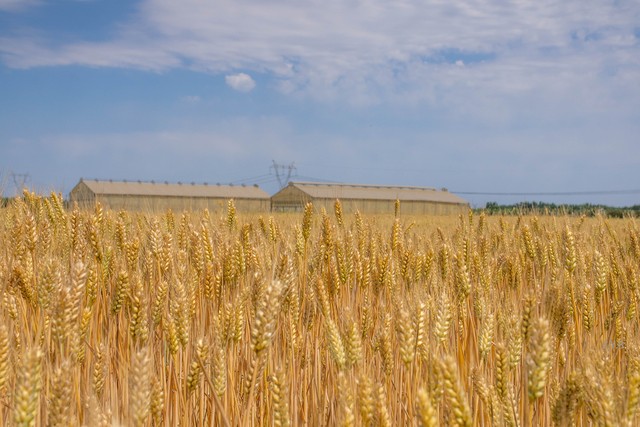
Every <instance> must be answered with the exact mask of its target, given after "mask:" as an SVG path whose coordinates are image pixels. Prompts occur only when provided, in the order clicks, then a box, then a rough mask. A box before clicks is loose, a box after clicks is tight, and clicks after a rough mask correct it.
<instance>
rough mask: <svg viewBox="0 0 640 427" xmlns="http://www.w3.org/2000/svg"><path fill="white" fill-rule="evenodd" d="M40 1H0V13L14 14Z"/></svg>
mask: <svg viewBox="0 0 640 427" xmlns="http://www.w3.org/2000/svg"><path fill="white" fill-rule="evenodd" d="M38 3H40V0H0V11H3V10H4V11H8V12H16V11H20V10H24V9H27V8H29V7H32V6H35V5H37V4H38Z"/></svg>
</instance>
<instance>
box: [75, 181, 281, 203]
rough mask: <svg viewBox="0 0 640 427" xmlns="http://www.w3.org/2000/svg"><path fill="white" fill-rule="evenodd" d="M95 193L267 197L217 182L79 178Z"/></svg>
mask: <svg viewBox="0 0 640 427" xmlns="http://www.w3.org/2000/svg"><path fill="white" fill-rule="evenodd" d="M80 182H81V183H84V184H85V185H86V186H87V187H89V189H90V190H91V191H92V192H93V193H95V194H102V195H106V194H110V195H131V196H166V197H168V196H173V197H205V198H225V199H231V198H235V199H268V198H269V194H267V193H266V192H265V191H264V190H262V189H261V188H259V187H257V186H236V185H219V184H195V183H190V184H184V183H168V182H162V183H160V182H144V181H111V180H109V181H100V180H90V179H81V180H80Z"/></svg>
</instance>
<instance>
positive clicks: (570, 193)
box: [451, 190, 640, 196]
mask: <svg viewBox="0 0 640 427" xmlns="http://www.w3.org/2000/svg"><path fill="white" fill-rule="evenodd" d="M451 193H455V194H465V195H475V196H606V195H618V194H640V190H604V191H556V192H535V193H518V192H516V193H498V192H483V191H453V190H451Z"/></svg>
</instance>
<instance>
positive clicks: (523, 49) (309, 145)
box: [0, 0, 640, 206]
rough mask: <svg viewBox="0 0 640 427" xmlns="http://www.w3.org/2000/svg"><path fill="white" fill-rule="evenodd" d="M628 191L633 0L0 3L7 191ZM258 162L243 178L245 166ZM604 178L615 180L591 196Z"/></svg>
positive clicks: (637, 158)
mask: <svg viewBox="0 0 640 427" xmlns="http://www.w3.org/2000/svg"><path fill="white" fill-rule="evenodd" d="M274 160H275V161H276V162H278V163H281V164H287V165H288V164H291V163H295V166H296V171H297V174H298V176H299V178H298V179H321V180H328V181H338V182H353V183H369V184H398V185H416V186H427V187H437V188H441V187H446V188H448V189H450V190H451V191H454V192H456V191H457V192H469V193H555V192H576V193H584V192H586V193H594V194H579V195H551V194H546V195H545V194H542V195H526V194H525V195H510V196H507V195H500V194H494V195H487V194H464V195H462V196H463V197H465V198H467V199H468V200H469V201H470V202H471V203H472V204H473V205H474V206H483V205H484V203H485V202H487V201H497V202H502V203H511V202H517V201H523V200H543V201H549V202H556V203H562V202H568V203H583V202H592V203H604V204H609V205H618V206H625V205H633V204H640V179H639V178H640V173H639V172H638V171H640V3H638V2H637V1H635V0H619V1H606V0H597V1H596V0H564V1H549V0H540V1H537V2H522V1H516V0H467V1H440V0H423V1H417V0H416V1H414V0H394V1H388V0H322V1H320V0H295V1H294V0H269V1H264V0H181V1H175V0H142V1H119V0H48V1H45V0H0V189H2V190H4V193H5V194H13V192H14V186H13V179H12V173H18V174H20V173H28V174H29V179H30V181H29V185H30V186H31V187H33V188H34V189H36V190H38V191H50V190H55V191H60V192H63V193H64V194H65V195H66V194H68V192H69V191H70V190H71V188H73V186H74V185H75V184H76V183H77V182H78V180H79V179H80V178H81V177H85V178H99V179H130V180H138V179H140V180H158V181H164V180H168V181H175V182H177V181H182V182H192V181H193V182H209V183H215V182H221V183H229V182H233V183H241V182H246V183H249V184H250V183H253V182H254V181H257V182H258V183H260V184H261V186H262V187H263V188H265V190H267V191H268V192H270V193H273V192H275V191H276V190H277V182H276V177H275V174H274V173H273V171H272V170H271V169H270V166H271V164H272V161H274ZM250 177H259V178H258V179H256V180H247V178H250ZM602 191H617V192H622V193H621V194H595V193H596V192H602Z"/></svg>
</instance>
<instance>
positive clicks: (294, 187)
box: [271, 182, 469, 215]
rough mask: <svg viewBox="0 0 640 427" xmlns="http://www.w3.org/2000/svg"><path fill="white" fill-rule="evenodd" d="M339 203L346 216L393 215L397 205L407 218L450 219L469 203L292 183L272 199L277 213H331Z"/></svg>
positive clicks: (433, 194) (415, 191) (390, 189)
mask: <svg viewBox="0 0 640 427" xmlns="http://www.w3.org/2000/svg"><path fill="white" fill-rule="evenodd" d="M336 199H339V200H340V203H341V205H342V210H343V212H345V213H347V212H355V211H356V210H358V211H360V212H361V213H394V211H395V201H396V200H399V201H400V211H401V212H402V213H403V214H407V215H417V214H432V215H447V214H458V213H462V212H467V210H468V209H469V202H467V201H466V200H464V199H462V198H460V197H458V196H456V195H455V194H451V193H449V192H448V191H446V190H436V189H434V188H424V187H394V186H381V185H380V186H377V185H358V184H328V183H320V182H290V183H289V185H288V186H287V187H285V188H283V189H282V190H280V191H279V192H278V193H276V194H274V195H273V196H272V197H271V209H272V210H273V211H274V212H299V211H301V210H303V209H304V206H305V204H306V203H308V202H312V203H313V205H314V207H315V208H316V209H320V208H323V207H324V208H325V209H326V210H327V211H328V212H331V210H332V209H333V207H334V204H335V201H336Z"/></svg>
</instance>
